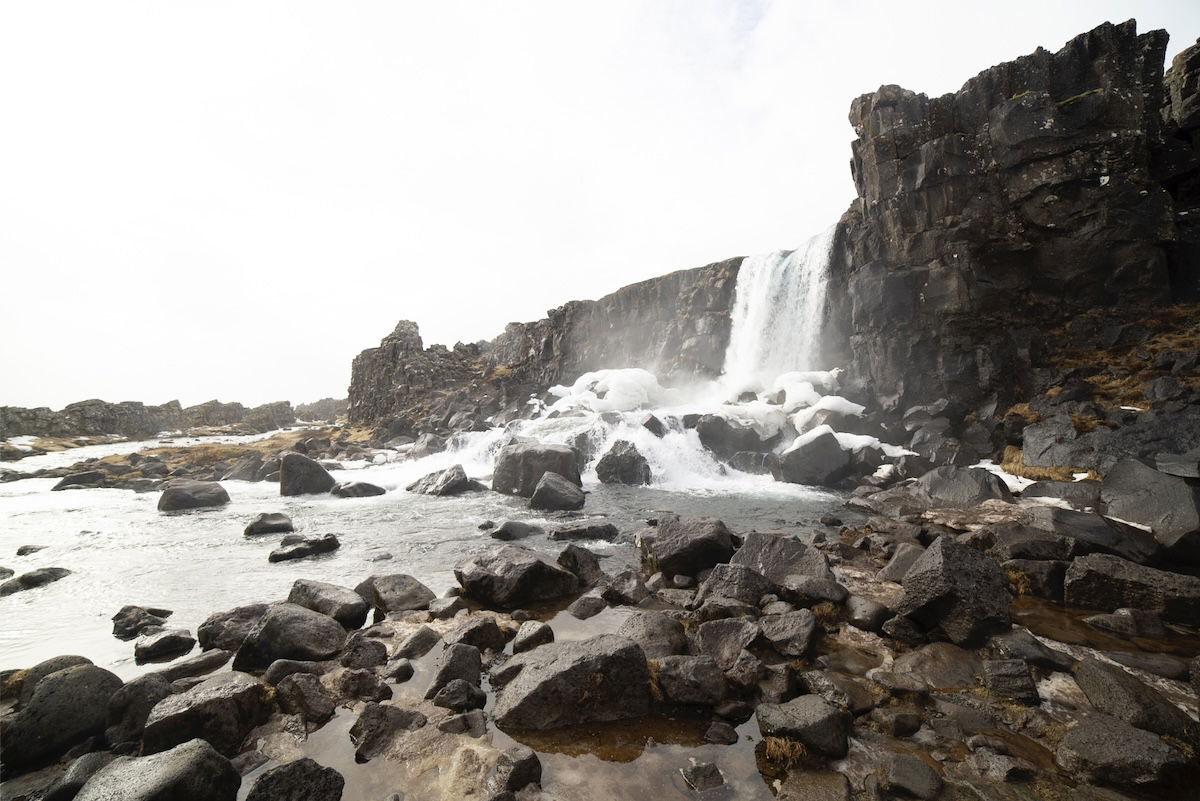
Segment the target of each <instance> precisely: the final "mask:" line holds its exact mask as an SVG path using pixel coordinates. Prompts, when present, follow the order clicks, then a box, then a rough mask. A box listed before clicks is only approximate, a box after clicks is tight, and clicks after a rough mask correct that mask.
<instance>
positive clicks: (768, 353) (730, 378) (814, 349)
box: [723, 226, 836, 395]
mask: <svg viewBox="0 0 1200 801" xmlns="http://www.w3.org/2000/svg"><path fill="white" fill-rule="evenodd" d="M835 229H836V226H830V228H829V229H828V230H826V231H824V232H822V233H820V234H817V235H816V236H814V237H813V238H812V239H810V240H808V242H807V243H806V244H805V245H804V247H802V248H799V249H798V250H791V251H787V250H781V251H777V252H775V253H767V254H765V255H761V256H749V257H747V258H746V259H745V260H744V261H743V262H742V267H741V269H740V270H739V271H738V279H737V289H736V290H735V294H734V304H733V309H732V311H731V312H730V320H731V323H732V327H731V330H730V335H729V347H728V349H727V350H726V351H725V377H724V380H723V383H724V385H725V386H726V387H727V389H728V390H729V392H731V393H732V394H734V395H736V394H737V393H739V392H741V391H743V390H754V391H757V390H760V389H763V388H765V387H769V385H770V383H771V382H772V381H773V380H774V379H775V378H776V377H777V376H779V375H781V374H783V373H788V372H792V371H797V370H815V369H818V368H819V367H821V366H822V365H818V364H817V363H816V361H817V359H818V358H819V355H820V336H821V326H822V324H823V323H824V316H825V286H826V284H827V283H828V279H829V258H830V253H831V252H832V250H833V236H834V231H835Z"/></svg>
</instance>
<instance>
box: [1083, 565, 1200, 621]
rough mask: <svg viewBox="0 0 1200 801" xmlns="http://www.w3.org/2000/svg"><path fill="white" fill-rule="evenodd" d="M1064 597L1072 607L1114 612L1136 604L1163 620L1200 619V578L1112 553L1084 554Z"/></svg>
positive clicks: (1137, 606) (1137, 607)
mask: <svg viewBox="0 0 1200 801" xmlns="http://www.w3.org/2000/svg"><path fill="white" fill-rule="evenodd" d="M1063 599H1064V600H1065V601H1066V603H1067V604H1069V605H1071V606H1077V607H1083V608H1084V609H1099V610H1101V611H1104V612H1111V611H1113V610H1115V609H1119V608H1121V607H1125V606H1128V607H1133V608H1136V609H1142V610H1144V611H1147V612H1155V613H1157V614H1158V615H1160V616H1161V617H1162V619H1163V620H1166V621H1169V622H1172V623H1182V624H1184V625H1193V624H1194V623H1195V621H1196V620H1197V619H1200V578H1197V577H1195V576H1187V575H1183V574H1181V573H1169V572H1167V571H1165V570H1156V569H1155V568H1152V567H1146V566H1145V565H1138V564H1134V563H1133V562H1130V561H1128V560H1126V559H1121V558H1120V557H1117V556H1111V555H1108V554H1098V553H1097V554H1089V555H1087V556H1080V557H1078V558H1076V559H1075V560H1074V561H1073V562H1071V566H1070V567H1069V568H1067V577H1066V580H1065V582H1064V585H1063Z"/></svg>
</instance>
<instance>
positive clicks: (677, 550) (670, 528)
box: [642, 514, 733, 576]
mask: <svg viewBox="0 0 1200 801" xmlns="http://www.w3.org/2000/svg"><path fill="white" fill-rule="evenodd" d="M642 548H643V553H644V555H646V556H647V557H648V558H649V561H650V562H651V563H652V567H653V569H654V570H657V571H658V572H661V573H663V574H664V575H673V574H677V573H679V574H683V575H686V576H694V575H696V574H697V573H699V572H700V571H702V570H706V569H708V568H710V567H712V566H714V565H716V564H719V563H721V562H728V561H729V560H730V557H732V556H733V536H732V535H731V534H730V533H729V529H728V528H726V527H725V524H724V523H722V522H721V521H720V520H717V519H716V518H715V517H679V516H678V515H672V514H668V515H663V516H662V517H660V518H659V520H658V527H657V529H656V530H655V532H654V533H653V534H652V535H647V536H645V537H644V538H643V545H642Z"/></svg>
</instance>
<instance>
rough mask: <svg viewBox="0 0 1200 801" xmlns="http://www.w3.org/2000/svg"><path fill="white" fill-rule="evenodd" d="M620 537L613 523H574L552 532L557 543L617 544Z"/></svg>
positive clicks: (552, 536) (551, 535)
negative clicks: (575, 541)
mask: <svg viewBox="0 0 1200 801" xmlns="http://www.w3.org/2000/svg"><path fill="white" fill-rule="evenodd" d="M505 525H507V523H506V524H505ZM620 535H621V533H620V532H619V531H617V527H616V526H614V525H613V524H612V523H574V524H572V525H569V526H560V527H559V528H556V529H554V530H553V531H551V532H550V539H552V540H554V541H555V542H570V541H572V540H601V541H604V542H615V541H616V539H617V537H619V536H620Z"/></svg>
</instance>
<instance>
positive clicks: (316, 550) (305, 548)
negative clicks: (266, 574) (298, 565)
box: [267, 534, 342, 562]
mask: <svg viewBox="0 0 1200 801" xmlns="http://www.w3.org/2000/svg"><path fill="white" fill-rule="evenodd" d="M293 536H295V535H293ZM285 541H286V542H287V543H288V544H287V545H283V546H281V547H279V548H276V549H275V550H273V551H271V553H270V554H269V555H268V556H267V561H268V562H289V561H291V560H293V559H306V558H308V557H310V556H318V555H320V554H323V553H332V552H334V551H336V550H337V549H338V548H340V547H342V543H341V542H340V541H339V540H338V538H337V535H336V534H322V535H321V536H319V537H299V536H295V538H294V539H292V540H285Z"/></svg>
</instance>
